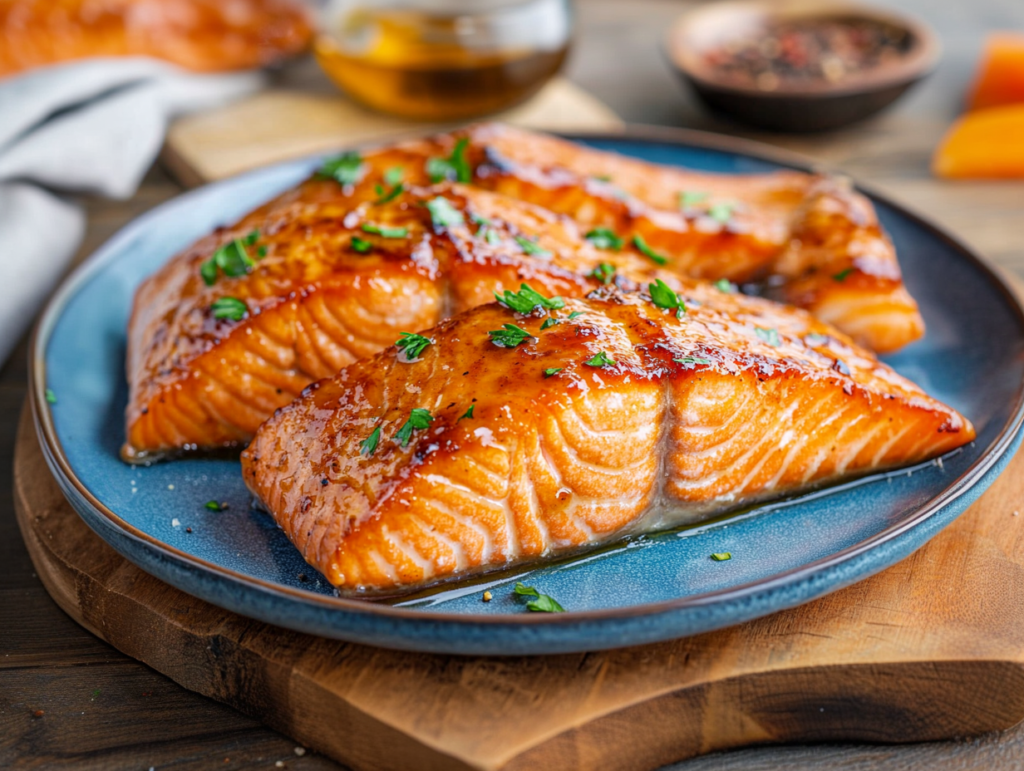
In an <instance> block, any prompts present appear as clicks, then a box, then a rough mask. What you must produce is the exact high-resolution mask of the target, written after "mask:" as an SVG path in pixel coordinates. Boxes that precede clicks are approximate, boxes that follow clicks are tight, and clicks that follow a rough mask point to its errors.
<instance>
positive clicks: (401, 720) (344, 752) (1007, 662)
mask: <svg viewBox="0 0 1024 771" xmlns="http://www.w3.org/2000/svg"><path fill="white" fill-rule="evenodd" d="M14 486H15V490H14V495H15V503H16V507H17V512H18V519H19V524H20V526H21V530H22V533H23V535H24V538H25V542H26V544H27V545H28V549H29V552H30V553H31V555H32V560H33V562H34V563H35V566H36V569H37V571H38V574H39V576H40V578H41V579H42V581H43V583H44V584H45V586H46V588H47V590H48V591H49V592H50V594H51V595H52V596H53V598H54V599H55V600H56V601H57V602H58V604H60V606H61V607H62V608H63V609H64V610H65V611H66V612H67V613H68V614H70V615H71V617H72V618H74V619H75V620H76V621H78V622H79V623H80V624H82V625H83V626H85V627H86V628H87V629H89V630H91V631H92V632H93V633H95V634H97V635H99V636H100V637H102V638H103V639H105V640H107V641H108V642H109V643H111V644H112V645H113V646H114V647H116V648H118V649H119V650H121V651H123V652H124V653H126V654H128V655H130V656H133V657H135V658H137V659H139V660H140V661H143V662H145V663H146V664H148V665H149V666H151V667H153V668H154V669H156V670H158V671H159V672H162V673H164V674H166V675H167V676H168V677H170V678H172V679H173V680H175V681H177V682H178V683H180V684H181V685H183V686H185V687H186V688H189V689H191V690H194V691H198V692H199V693H202V694H205V695H207V696H210V697H212V698H214V699H217V700H219V701H222V702H225V703H227V704H230V705H232V706H234V707H236V708H237V709H239V710H241V711H243V712H245V713H247V714H250V715H252V716H254V717H256V718H258V719H260V720H262V721H263V722H265V723H266V724H267V725H269V726H271V727H273V728H275V729H277V730H279V731H281V732H282V733H285V734H287V735H289V736H291V737H292V738H293V739H295V740H296V741H297V742H299V743H300V744H302V745H304V746H307V747H312V748H314V749H316V750H318V751H320V752H322V753H324V754H325V755H328V756H330V757H333V758H336V759H337V760H339V761H341V762H343V763H345V764H347V765H349V766H351V767H352V768H354V769H357V771H363V770H364V769H365V770H366V771H370V770H373V771H388V770H391V769H394V770H395V771H400V770H401V771H406V770H407V769H417V770H420V769H423V770H430V769H459V770H461V771H466V770H468V769H475V770H477V771H485V770H486V771H512V770H513V769H569V770H583V769H593V770H594V771H597V770H598V769H600V771H618V770H621V771H627V770H628V771H646V770H647V769H655V768H657V767H659V766H661V765H663V764H666V763H669V762H672V761H676V760H680V759H683V758H687V757H691V756H694V755H698V754H701V753H706V752H711V751H714V750H720V749H726V748H730V747H738V746H741V745H746V744H752V743H766V742H818V741H842V740H853V741H877V742H912V741H924V740H933V739H944V738H951V737H959V736H966V735H972V734H979V733H982V732H987V731H991V730H996V729H1003V728H1007V727H1009V726H1011V725H1013V724H1015V723H1017V722H1018V721H1020V720H1021V719H1022V718H1024V516H1018V513H1019V512H1020V511H1024V453H1020V454H1019V455H1018V456H1017V457H1016V458H1015V459H1014V460H1013V461H1012V462H1011V464H1010V466H1009V467H1008V468H1007V470H1006V471H1005V472H1004V473H1003V475H1002V476H1001V477H1000V478H999V479H998V480H997V481H996V482H995V484H994V485H993V486H992V487H991V488H990V489H989V490H988V492H986V493H985V495H984V496H983V497H982V498H981V499H980V500H979V501H978V502H977V503H976V504H975V505H974V506H972V507H971V508H970V509H969V510H968V511H967V512H966V513H965V514H964V515H963V516H961V517H960V518H959V519H958V520H957V521H956V522H955V523H954V524H953V525H951V526H950V527H948V528H947V529H946V530H944V531H943V532H942V533H940V534H939V535H938V536H936V538H935V539H933V540H932V541H931V542H930V543H929V544H927V545H926V546H925V547H924V548H922V549H921V550H919V551H918V552H917V553H915V554H914V555H912V556H911V557H909V558H908V559H906V560H904V561H903V562H901V563H900V564H898V565H896V566H894V567H892V568H890V569H889V570H887V571H885V572H883V573H881V574H879V575H877V576H874V577H873V578H870V579H868V580H866V581H863V582H861V583H859V584H857V585H855V586H852V587H850V588H847V589H844V590H842V591H839V592H836V593H834V594H831V595H829V596H827V597H824V598H822V599H820V600H818V601H816V602H813V603H810V604H807V605H804V606H802V607H799V608H796V609H793V610H789V611H785V612H782V613H778V614H776V615H773V616H769V617H767V618H763V619H760V620H757V621H753V622H750V623H746V624H742V625H740V626H736V627H732V628H730V629H725V630H721V631H718V632H714V633H710V634H704V635H700V636H697V637H692V638H688V639H683V640H676V641H673V642H668V643H663V644H658V645H650V646H644V647H639V648H626V649H622V650H617V651H607V652H601V653H590V654H580V655H564V656H546V657H536V658H503V659H501V658H472V657H450V656H439V655H426V654H414V653H402V652H395V651H388V650H380V649H374V648H369V647H366V646H361V645H350V644H346V643H340V642H337V641H333V640H324V639H319V638H315V637H310V636H308V635H303V634H298V633H296V632H290V631H287V630H284V629H279V628H276V627H273V626H269V625H267V624H264V623H261V622H257V621H251V620H249V619H246V618H242V617H240V616H237V615H234V614H232V613H229V612H227V611H223V610H220V609H219V608H216V607H214V606H212V605H209V604H207V603H204V602H201V601H199V600H196V599H194V598H192V597H190V596H188V595H186V594H183V593H182V592H179V591H178V590H176V589H173V588H172V587H170V586H167V585H166V584H163V583H161V582H160V581H158V580H157V579H155V578H153V577H152V576H149V575H148V574H146V573H144V572H143V571H141V570H140V569H138V568H136V567H135V566H134V565H132V564H130V563H129V562H127V561H126V560H124V559H123V558H122V557H120V556H119V555H118V554H117V553H116V552H114V551H113V550H112V549H111V548H110V547H108V546H107V545H106V544H105V543H104V542H103V541H101V540H100V539H99V538H98V537H97V536H96V535H95V534H93V533H92V531H91V530H89V529H88V527H87V526H86V525H85V524H84V523H83V522H82V520H81V519H79V518H78V516H77V515H76V514H75V513H74V511H73V510H72V509H71V507H70V506H69V505H68V503H67V502H66V501H65V500H64V497H63V495H62V494H61V492H60V490H59V488H58V486H57V484H56V482H55V481H54V479H53V477H52V476H51V475H50V473H49V470H48V469H47V467H46V463H45V461H44V459H43V456H42V452H41V450H40V448H39V444H38V442H37V440H36V437H35V433H34V430H33V427H32V420H31V416H30V413H29V410H28V409H26V410H25V411H24V413H23V415H22V421H21V426H20V432H19V436H18V440H17V445H16V448H15V468H14Z"/></svg>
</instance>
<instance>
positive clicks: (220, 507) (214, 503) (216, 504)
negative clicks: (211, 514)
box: [203, 501, 227, 511]
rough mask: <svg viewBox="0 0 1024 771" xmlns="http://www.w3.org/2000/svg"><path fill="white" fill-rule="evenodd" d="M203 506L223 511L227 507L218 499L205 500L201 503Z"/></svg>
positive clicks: (211, 509)
mask: <svg viewBox="0 0 1024 771" xmlns="http://www.w3.org/2000/svg"><path fill="white" fill-rule="evenodd" d="M203 508H205V509H209V510H210V511H224V509H226V508H227V506H225V505H224V504H223V503H219V502H218V501H207V502H206V503H204V504H203Z"/></svg>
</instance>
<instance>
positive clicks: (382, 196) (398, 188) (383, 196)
mask: <svg viewBox="0 0 1024 771" xmlns="http://www.w3.org/2000/svg"><path fill="white" fill-rule="evenodd" d="M373 189H374V191H375V192H376V193H377V200H376V201H374V202H373V203H374V205H375V206H380V205H381V204H384V203H388V202H389V201H393V200H395V199H396V198H398V196H400V195H401V194H402V193H404V192H405V185H404V184H402V183H401V182H399V183H398V184H397V185H394V186H392V188H391V189H390V190H385V189H384V186H383V185H377V186H375V187H374V188H373Z"/></svg>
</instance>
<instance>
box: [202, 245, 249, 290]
mask: <svg viewBox="0 0 1024 771" xmlns="http://www.w3.org/2000/svg"><path fill="white" fill-rule="evenodd" d="M245 245H246V242H245V241H244V240H242V239H241V238H236V239H234V240H233V241H229V242H228V243H226V244H224V245H223V246H222V247H220V248H219V249H217V251H215V252H214V253H213V254H212V255H211V257H210V259H208V260H207V261H206V262H204V263H203V264H202V265H201V266H199V275H200V276H201V277H202V279H203V283H205V284H206V285H207V286H213V284H214V282H215V281H216V280H217V270H218V269H219V270H220V271H221V272H222V273H223V274H224V275H225V276H228V277H230V278H238V277H239V276H244V275H245V274H246V273H248V272H249V271H250V270H251V269H252V267H253V265H255V264H256V263H255V262H253V260H252V258H251V257H250V256H249V253H248V252H247V251H246V248H245Z"/></svg>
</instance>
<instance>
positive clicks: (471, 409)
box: [455, 404, 476, 423]
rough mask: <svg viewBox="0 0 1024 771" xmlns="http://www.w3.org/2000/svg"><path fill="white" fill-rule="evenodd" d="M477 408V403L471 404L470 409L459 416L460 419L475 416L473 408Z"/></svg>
mask: <svg viewBox="0 0 1024 771" xmlns="http://www.w3.org/2000/svg"><path fill="white" fill-rule="evenodd" d="M475 409H476V405H475V404H471V405H469V409H468V410H466V411H465V412H464V413H462V415H460V416H459V420H462V419H463V418H471V417H473V410H475ZM459 420H456V421H455V422H456V423H458V422H459Z"/></svg>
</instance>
